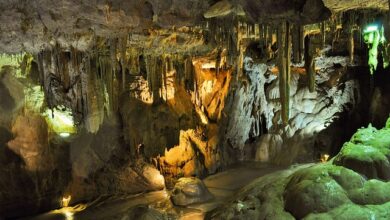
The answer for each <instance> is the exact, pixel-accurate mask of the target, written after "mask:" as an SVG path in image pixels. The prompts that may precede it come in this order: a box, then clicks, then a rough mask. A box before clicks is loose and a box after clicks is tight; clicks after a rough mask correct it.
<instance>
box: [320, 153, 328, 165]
mask: <svg viewBox="0 0 390 220" xmlns="http://www.w3.org/2000/svg"><path fill="white" fill-rule="evenodd" d="M328 160H329V154H321V158H320V161H321V163H325V162H327V161H328Z"/></svg>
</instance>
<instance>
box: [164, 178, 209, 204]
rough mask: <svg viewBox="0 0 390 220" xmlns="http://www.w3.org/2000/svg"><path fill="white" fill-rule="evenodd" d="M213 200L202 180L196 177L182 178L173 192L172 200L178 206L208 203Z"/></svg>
mask: <svg viewBox="0 0 390 220" xmlns="http://www.w3.org/2000/svg"><path fill="white" fill-rule="evenodd" d="M212 198H213V195H212V194H211V193H210V192H209V190H208V189H207V187H206V185H205V184H204V183H203V181H202V180H200V179H198V178H195V177H184V178H180V179H179V180H178V181H177V183H176V184H175V187H174V189H173V191H172V195H171V200H172V202H173V204H175V205H178V206H187V205H191V204H194V203H200V202H206V201H208V200H210V199H212Z"/></svg>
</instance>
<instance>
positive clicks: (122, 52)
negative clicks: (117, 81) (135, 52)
mask: <svg viewBox="0 0 390 220" xmlns="http://www.w3.org/2000/svg"><path fill="white" fill-rule="evenodd" d="M126 51H127V37H124V38H122V39H121V46H120V63H121V67H122V68H121V70H122V91H125V89H126V69H127V57H126Z"/></svg>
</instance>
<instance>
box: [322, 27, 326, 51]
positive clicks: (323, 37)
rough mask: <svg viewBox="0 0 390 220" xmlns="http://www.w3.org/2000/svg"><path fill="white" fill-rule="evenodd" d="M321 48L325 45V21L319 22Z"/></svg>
mask: <svg viewBox="0 0 390 220" xmlns="http://www.w3.org/2000/svg"><path fill="white" fill-rule="evenodd" d="M321 44H322V45H321V46H322V48H325V45H326V23H325V21H323V22H321Z"/></svg>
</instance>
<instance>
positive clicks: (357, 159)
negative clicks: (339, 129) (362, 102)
mask: <svg viewBox="0 0 390 220" xmlns="http://www.w3.org/2000/svg"><path fill="white" fill-rule="evenodd" d="M389 158H390V129H388V128H384V129H381V130H377V129H376V128H374V127H371V126H369V127H368V128H364V129H359V130H358V131H357V132H356V133H355V134H354V135H353V137H352V138H351V140H350V141H349V142H347V143H345V144H344V146H343V148H342V149H341V151H340V153H339V154H338V155H337V156H336V157H335V159H334V162H333V163H334V164H335V165H340V166H344V167H347V168H349V169H352V170H354V171H356V172H358V173H360V174H362V175H364V176H365V177H367V178H368V179H382V180H390V162H389Z"/></svg>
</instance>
